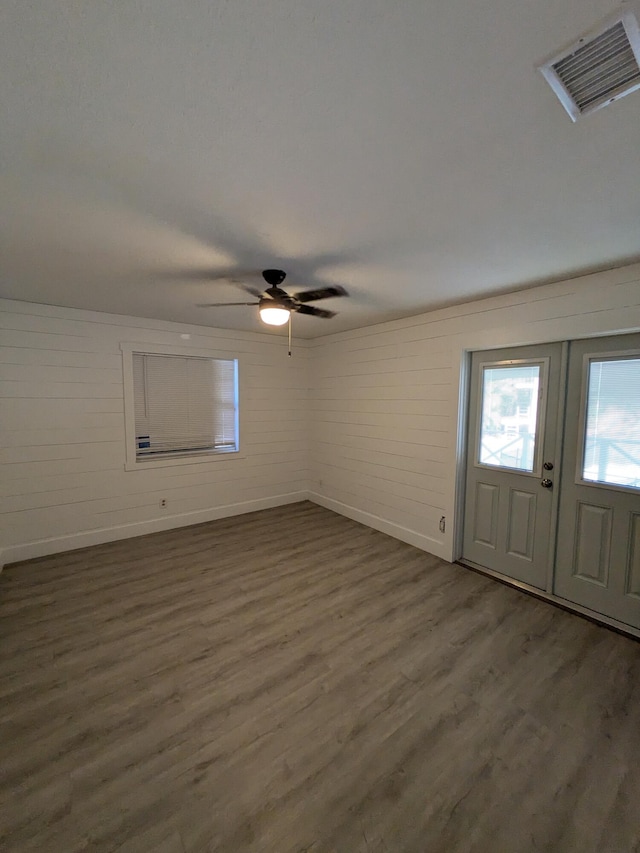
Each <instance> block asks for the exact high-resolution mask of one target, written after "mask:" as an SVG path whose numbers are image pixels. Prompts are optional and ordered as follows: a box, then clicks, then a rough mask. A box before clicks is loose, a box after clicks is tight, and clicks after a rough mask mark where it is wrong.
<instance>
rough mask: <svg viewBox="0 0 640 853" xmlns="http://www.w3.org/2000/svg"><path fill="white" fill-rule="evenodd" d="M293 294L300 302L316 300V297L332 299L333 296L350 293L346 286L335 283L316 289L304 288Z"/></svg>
mask: <svg viewBox="0 0 640 853" xmlns="http://www.w3.org/2000/svg"><path fill="white" fill-rule="evenodd" d="M293 295H294V296H295V298H296V299H297V300H298V301H300V302H315V301H316V299H330V298H331V297H332V296H348V295H349V294H348V293H347V291H346V290H345V289H344V287H340V285H339V284H334V285H332V286H331V287H318V288H317V289H316V290H303V291H302V293H294V294H293Z"/></svg>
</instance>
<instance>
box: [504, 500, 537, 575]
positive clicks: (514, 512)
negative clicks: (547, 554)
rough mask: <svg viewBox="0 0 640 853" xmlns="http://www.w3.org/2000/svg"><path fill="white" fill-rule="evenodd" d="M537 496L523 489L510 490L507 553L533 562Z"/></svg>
mask: <svg viewBox="0 0 640 853" xmlns="http://www.w3.org/2000/svg"><path fill="white" fill-rule="evenodd" d="M535 519H536V496H535V494H533V492H525V491H523V490H522V489H509V520H508V522H507V552H508V553H509V554H511V555H513V556H514V557H522V558H523V559H525V560H528V561H529V562H531V561H532V560H533V537H534V534H535Z"/></svg>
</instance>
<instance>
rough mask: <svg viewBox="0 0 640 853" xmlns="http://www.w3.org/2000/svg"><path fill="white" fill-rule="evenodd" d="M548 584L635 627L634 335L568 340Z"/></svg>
mask: <svg viewBox="0 0 640 853" xmlns="http://www.w3.org/2000/svg"><path fill="white" fill-rule="evenodd" d="M566 413H567V414H566V426H565V442H564V448H565V449H564V453H563V458H562V471H561V481H562V491H561V496H560V515H559V522H558V548H557V557H556V570H555V578H554V586H553V590H554V592H555V594H556V595H558V596H560V597H562V598H566V599H568V600H569V601H573V602H575V603H577V604H582V605H583V606H584V607H588V608H590V609H591V610H595V611H597V612H598V613H604V614H605V615H607V616H611V617H612V618H613V619H618V620H619V621H620V622H624V623H626V624H628V625H634V626H635V627H638V628H640V335H621V336H617V337H615V338H597V339H595V340H589V341H576V342H575V343H574V344H572V346H571V353H570V356H569V373H568V383H567V404H566Z"/></svg>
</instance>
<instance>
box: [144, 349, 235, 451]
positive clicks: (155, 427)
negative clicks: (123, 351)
mask: <svg viewBox="0 0 640 853" xmlns="http://www.w3.org/2000/svg"><path fill="white" fill-rule="evenodd" d="M131 372H132V375H133V410H134V424H135V460H136V462H145V461H148V460H152V459H167V458H172V457H173V458H174V457H182V456H191V455H193V454H207V453H209V454H210V453H230V452H236V451H237V450H238V391H237V387H238V382H237V372H238V363H237V360H236V359H222V358H206V357H201V356H192V355H188V356H187V355H177V354H175V355H174V354H168V353H167V354H164V353H151V352H136V351H132V352H131Z"/></svg>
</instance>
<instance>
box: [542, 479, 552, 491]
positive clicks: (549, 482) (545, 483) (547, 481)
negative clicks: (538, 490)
mask: <svg viewBox="0 0 640 853" xmlns="http://www.w3.org/2000/svg"><path fill="white" fill-rule="evenodd" d="M540 485H541V486H542V488H543V489H550V488H551V486H553V480H550V479H549V478H548V477H545V478H544V480H540Z"/></svg>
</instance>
